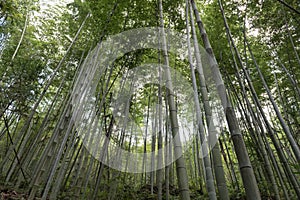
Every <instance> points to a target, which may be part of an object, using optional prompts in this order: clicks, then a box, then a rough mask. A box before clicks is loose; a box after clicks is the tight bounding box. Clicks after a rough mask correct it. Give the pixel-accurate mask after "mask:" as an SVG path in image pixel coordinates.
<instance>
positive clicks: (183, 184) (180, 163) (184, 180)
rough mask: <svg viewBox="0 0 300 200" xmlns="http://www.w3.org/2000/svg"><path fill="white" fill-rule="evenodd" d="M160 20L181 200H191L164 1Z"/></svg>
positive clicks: (160, 8) (160, 3)
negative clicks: (169, 53)
mask: <svg viewBox="0 0 300 200" xmlns="http://www.w3.org/2000/svg"><path fill="white" fill-rule="evenodd" d="M159 18H160V28H161V30H162V45H163V57H164V65H165V66H166V69H165V73H166V77H165V78H166V88H167V98H168V105H169V111H170V118H171V127H172V135H173V141H174V153H175V157H176V158H178V159H177V160H176V172H177V180H178V186H179V191H180V196H181V199H183V200H189V199H190V193H189V185H188V175H187V171H186V166H185V160H184V158H183V155H182V146H181V141H180V139H179V137H178V134H179V126H178V119H177V111H176V106H175V101H174V93H173V85H172V81H171V73H170V69H169V57H168V51H167V41H166V35H165V32H164V19H163V7H162V0H159Z"/></svg>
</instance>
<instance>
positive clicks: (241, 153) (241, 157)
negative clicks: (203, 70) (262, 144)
mask: <svg viewBox="0 0 300 200" xmlns="http://www.w3.org/2000/svg"><path fill="white" fill-rule="evenodd" d="M191 3H192V6H193V9H194V13H195V16H196V21H197V24H198V28H199V30H200V33H201V37H202V40H203V43H204V46H205V49H206V52H207V53H208V54H209V55H210V56H211V60H210V62H211V69H212V73H213V75H214V78H215V82H216V85H217V88H218V92H219V95H220V97H221V101H222V104H223V108H224V112H225V115H226V119H227V123H228V126H229V130H230V133H231V136H232V140H233V143H234V146H235V152H236V154H237V158H238V161H239V167H240V171H241V174H242V180H243V183H244V187H245V191H246V195H247V198H248V199H249V200H251V199H253V200H258V199H261V197H260V193H259V189H258V186H257V182H256V180H255V176H254V172H253V169H252V166H251V163H250V159H249V155H248V153H247V149H246V145H245V143H244V140H243V137H242V135H241V131H240V128H239V125H238V121H237V118H236V115H235V113H234V110H233V108H232V106H231V103H230V102H229V101H228V96H227V93H226V89H225V86H224V83H223V80H222V77H221V73H220V70H219V68H218V65H217V61H216V58H215V56H214V53H213V50H212V48H211V45H210V42H209V40H208V36H207V34H206V31H205V29H204V26H203V23H202V21H201V19H200V15H199V12H198V10H197V7H196V4H195V2H194V0H191Z"/></svg>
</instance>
